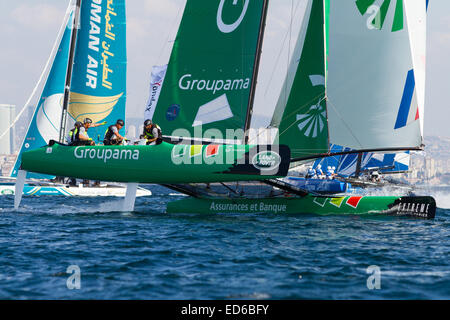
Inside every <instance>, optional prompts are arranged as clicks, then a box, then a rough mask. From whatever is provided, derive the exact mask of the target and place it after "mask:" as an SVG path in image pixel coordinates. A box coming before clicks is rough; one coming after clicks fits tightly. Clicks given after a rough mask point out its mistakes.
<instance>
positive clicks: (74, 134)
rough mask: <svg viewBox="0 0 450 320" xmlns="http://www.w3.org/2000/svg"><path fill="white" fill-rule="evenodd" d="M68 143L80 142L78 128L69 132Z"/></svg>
mask: <svg viewBox="0 0 450 320" xmlns="http://www.w3.org/2000/svg"><path fill="white" fill-rule="evenodd" d="M69 138H70V141H69V142H70V143H74V142H75V141H78V140H80V130H79V129H78V128H73V129H72V130H70V132H69Z"/></svg>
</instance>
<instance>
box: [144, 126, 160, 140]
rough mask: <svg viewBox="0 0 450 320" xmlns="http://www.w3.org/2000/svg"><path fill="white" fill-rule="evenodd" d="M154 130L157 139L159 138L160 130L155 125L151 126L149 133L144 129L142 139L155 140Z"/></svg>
mask: <svg viewBox="0 0 450 320" xmlns="http://www.w3.org/2000/svg"><path fill="white" fill-rule="evenodd" d="M155 128H156V129H157V130H158V138H161V128H160V127H159V126H158V125H157V124H152V126H151V127H150V130H149V131H147V129H145V127H144V134H143V136H144V139H147V140H150V139H155V136H154V135H153V129H155Z"/></svg>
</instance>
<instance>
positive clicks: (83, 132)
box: [72, 118, 101, 146]
mask: <svg viewBox="0 0 450 320" xmlns="http://www.w3.org/2000/svg"><path fill="white" fill-rule="evenodd" d="M99 125H101V124H94V125H92V120H91V119H89V118H86V119H84V121H83V125H82V126H81V127H80V129H79V130H78V136H76V137H75V141H74V142H73V143H72V145H73V146H95V142H94V140H92V138H89V135H88V133H87V130H88V129H89V128H90V127H93V126H96V127H97V126H99Z"/></svg>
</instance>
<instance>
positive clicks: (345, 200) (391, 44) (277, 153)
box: [15, 0, 436, 218]
mask: <svg viewBox="0 0 450 320" xmlns="http://www.w3.org/2000/svg"><path fill="white" fill-rule="evenodd" d="M108 3H109V2H108ZM91 4H92V2H91V1H89V0H85V1H83V6H85V7H84V8H83V6H82V7H81V9H82V10H81V16H82V19H83V17H84V18H86V17H89V16H90V14H91V12H90V5H91ZM268 8H269V7H268V1H267V0H265V1H251V0H246V1H241V2H237V1H233V2H232V1H225V0H214V1H208V2H205V1H199V0H188V1H187V2H186V6H185V9H184V14H183V17H182V20H181V23H180V26H179V29H178V34H177V37H176V41H175V43H174V46H173V50H172V54H171V57H170V60H169V63H168V66H167V70H166V71H165V75H164V79H163V81H162V85H161V89H160V90H161V91H160V92H159V93H158V99H157V100H158V101H154V100H155V99H150V101H151V102H152V106H150V107H148V108H147V109H148V110H147V112H151V114H152V118H153V121H154V122H155V123H158V125H159V126H160V127H162V128H163V130H164V132H171V135H170V137H166V138H170V139H169V140H167V141H165V142H163V143H161V144H160V145H153V146H135V145H129V146H94V147H70V146H67V145H64V144H61V143H58V142H55V141H51V142H50V143H49V144H48V145H47V146H45V147H42V148H40V149H36V150H33V151H28V152H24V153H23V155H22V159H21V170H20V173H19V176H21V177H22V176H24V175H25V174H26V172H28V171H30V172H38V173H43V174H53V175H64V176H74V177H78V178H83V179H93V180H108V181H117V182H123V183H127V185H128V187H127V196H126V201H125V202H124V204H125V205H124V208H123V209H124V210H133V208H134V196H135V190H136V187H137V185H138V184H139V183H159V184H163V185H165V186H168V187H170V188H172V189H174V190H177V191H180V192H183V193H185V194H187V195H189V196H190V197H188V198H185V199H182V200H179V201H174V202H170V203H169V204H168V206H167V211H168V212H239V213H241V212H242V213H245V212H277V213H315V214H325V215H326V214H387V215H395V216H411V217H420V218H433V217H434V215H435V210H436V203H435V201H434V199H433V198H432V197H428V196H425V197H410V196H383V197H375V196H354V195H346V196H339V197H336V196H321V195H318V194H315V193H312V192H308V191H306V190H303V189H300V188H296V187H295V186H293V185H291V184H289V183H286V182H285V181H282V180H280V179H279V178H282V177H285V176H286V175H287V173H288V169H289V166H290V165H291V164H292V163H296V162H300V161H305V160H310V159H314V158H320V157H324V156H332V155H333V153H332V152H331V150H330V148H329V146H330V143H333V144H338V145H341V146H344V147H346V148H351V149H352V151H348V152H346V153H362V152H387V151H401V150H421V149H422V148H423V143H422V142H423V135H422V132H423V130H422V128H423V114H424V100H425V39H426V32H425V31H426V25H425V24H426V4H425V1H416V0H405V1H401V0H399V1H397V2H396V5H395V6H393V5H391V2H390V1H385V2H384V3H383V5H382V6H381V7H379V6H377V4H375V0H358V1H356V2H355V1H353V0H346V1H330V0H308V1H307V5H306V7H305V11H304V17H303V25H302V29H301V32H300V33H299V36H298V39H297V45H296V48H295V50H294V54H293V57H292V60H291V65H290V68H289V70H288V72H287V75H286V79H285V81H284V85H283V89H282V90H281V94H280V97H279V99H278V103H277V106H276V108H275V113H274V116H273V120H272V123H271V125H272V127H273V128H275V129H277V130H278V134H277V139H276V141H274V143H272V144H269V145H267V144H257V143H256V144H249V143H248V142H249V138H248V134H247V132H248V129H249V128H250V121H251V116H252V111H253V104H254V99H255V93H256V84H257V81H256V80H257V75H258V70H259V62H260V56H261V48H262V42H263V39H264V29H265V20H266V15H267V11H268ZM388 21H389V22H391V21H392V23H391V24H390V23H388ZM103 32H106V29H102V28H100V33H103ZM206 39H207V40H206ZM107 43H108V42H107ZM111 52H112V53H114V52H113V51H111ZM411 70H414V72H411ZM104 76H105V74H104V73H103V74H99V76H98V81H99V82H101V81H103V78H102V77H104ZM106 76H108V73H106ZM405 81H406V85H405ZM85 85H87V84H85ZM402 89H404V90H402ZM402 93H403V94H402ZM155 97H156V95H155ZM399 106H400V107H399ZM230 130H231V132H232V134H231V136H230ZM199 132H200V133H201V134H200V135H199ZM236 132H240V133H242V134H241V135H239V134H236ZM236 137H238V138H236ZM177 139H178V142H175V141H176V140H177ZM199 141H200V142H199ZM149 162H153V163H157V167H155V166H149V165H148V163H149ZM21 184H22V182H21V179H18V183H17V189H18V190H20V189H21ZM18 194H19V192H18ZM19 203H20V196H17V198H16V202H15V204H16V206H18V205H19Z"/></svg>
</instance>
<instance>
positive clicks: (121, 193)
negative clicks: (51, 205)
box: [0, 184, 152, 197]
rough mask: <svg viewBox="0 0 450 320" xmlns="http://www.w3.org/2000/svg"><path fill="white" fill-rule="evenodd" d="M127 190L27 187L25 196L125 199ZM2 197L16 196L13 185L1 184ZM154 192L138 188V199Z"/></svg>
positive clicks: (113, 188)
mask: <svg viewBox="0 0 450 320" xmlns="http://www.w3.org/2000/svg"><path fill="white" fill-rule="evenodd" d="M125 194H126V188H125V187H122V186H110V185H108V186H100V187H83V186H76V187H74V186H64V185H55V186H48V185H42V186H39V185H25V187H24V196H46V195H60V196H68V197H125ZM0 195H14V185H13V184H0ZM151 195H152V192H151V191H150V190H147V189H144V188H140V187H139V188H138V189H137V193H136V196H137V197H148V196H151Z"/></svg>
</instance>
